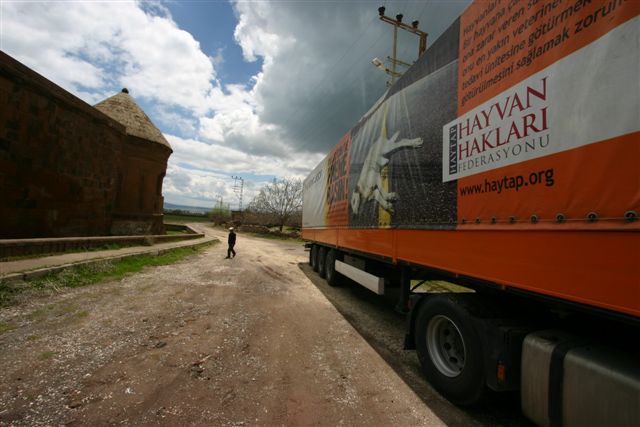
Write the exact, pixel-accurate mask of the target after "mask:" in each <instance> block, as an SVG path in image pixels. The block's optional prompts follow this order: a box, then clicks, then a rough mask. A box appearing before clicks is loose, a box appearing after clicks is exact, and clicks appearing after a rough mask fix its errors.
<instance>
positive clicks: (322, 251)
mask: <svg viewBox="0 0 640 427" xmlns="http://www.w3.org/2000/svg"><path fill="white" fill-rule="evenodd" d="M326 256H327V248H325V247H324V246H320V247H319V248H318V256H317V257H316V263H317V264H318V274H319V275H320V277H322V278H323V279H324V278H325V276H326V270H325V267H326V265H325V258H326Z"/></svg>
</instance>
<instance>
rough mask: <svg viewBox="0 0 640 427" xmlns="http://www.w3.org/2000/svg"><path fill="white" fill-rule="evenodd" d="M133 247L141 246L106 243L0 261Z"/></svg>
mask: <svg viewBox="0 0 640 427" xmlns="http://www.w3.org/2000/svg"><path fill="white" fill-rule="evenodd" d="M133 246H142V245H138V244H133V243H131V244H124V243H107V244H104V245H100V246H95V247H90V248H88V247H77V248H70V249H65V250H64V251H58V252H42V253H36V254H28V255H16V256H10V257H4V258H0V261H2V262H4V261H20V260H22V259H33V258H44V257H47V256H52V255H64V254H76V253H80V252H97V251H109V250H115V249H122V248H130V247H133Z"/></svg>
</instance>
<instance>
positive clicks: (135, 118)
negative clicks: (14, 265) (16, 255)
mask: <svg viewBox="0 0 640 427" xmlns="http://www.w3.org/2000/svg"><path fill="white" fill-rule="evenodd" d="M171 152H172V150H171V147H170V145H169V143H168V142H167V140H166V139H165V138H164V137H163V136H162V133H161V132H160V131H159V130H158V129H157V128H156V127H155V126H154V125H153V123H152V122H151V120H150V119H149V118H148V117H147V115H146V114H145V113H144V112H143V111H142V109H140V107H139V106H138V105H137V104H136V103H135V101H134V100H133V98H131V96H129V94H128V91H126V90H124V89H123V91H122V92H121V93H118V94H117V95H115V96H112V97H111V98H108V99H106V100H105V101H102V102H101V103H99V104H98V105H96V106H95V107H92V106H90V105H89V104H87V103H85V102H84V101H82V100H81V99H79V98H77V97H75V96H74V95H72V94H70V93H69V92H67V91H65V90H64V89H62V88H60V87H59V86H57V85H55V84H54V83H52V82H51V81H49V80H47V79H45V78H44V77H42V76H41V75H39V74H37V73H36V72H34V71H33V70H31V69H29V68H27V67H25V66H24V65H23V64H21V63H19V62H18V61H16V60H14V59H13V58H11V57H9V56H8V55H6V54H4V53H3V52H0V239H7V238H31V237H67V236H102V235H122V234H162V233H163V232H164V227H163V224H162V209H163V198H162V181H163V178H164V176H165V173H166V168H167V160H168V158H169V156H170V154H171Z"/></svg>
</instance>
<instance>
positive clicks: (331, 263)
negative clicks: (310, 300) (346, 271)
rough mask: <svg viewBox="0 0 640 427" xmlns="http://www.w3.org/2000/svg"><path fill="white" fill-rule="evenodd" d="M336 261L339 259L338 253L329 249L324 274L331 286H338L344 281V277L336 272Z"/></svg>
mask: <svg viewBox="0 0 640 427" xmlns="http://www.w3.org/2000/svg"><path fill="white" fill-rule="evenodd" d="M336 259H338V251H336V250H335V249H329V252H328V253H327V258H326V260H325V264H324V265H325V267H324V272H325V276H326V279H327V283H328V284H329V286H338V285H339V284H340V281H341V279H342V275H341V274H340V273H338V272H337V271H336Z"/></svg>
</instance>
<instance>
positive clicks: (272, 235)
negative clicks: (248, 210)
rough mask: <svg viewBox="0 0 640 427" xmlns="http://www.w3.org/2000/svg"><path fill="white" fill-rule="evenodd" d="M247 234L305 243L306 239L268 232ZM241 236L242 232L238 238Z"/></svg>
mask: <svg viewBox="0 0 640 427" xmlns="http://www.w3.org/2000/svg"><path fill="white" fill-rule="evenodd" d="M243 234H244V233H243ZM246 234H248V235H250V236H253V237H259V238H261V239H270V240H283V241H287V242H298V243H304V240H302V239H301V238H299V237H286V236H278V235H275V234H266V233H246ZM241 236H242V234H240V235H239V237H238V238H240V237H241Z"/></svg>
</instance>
